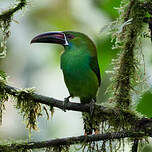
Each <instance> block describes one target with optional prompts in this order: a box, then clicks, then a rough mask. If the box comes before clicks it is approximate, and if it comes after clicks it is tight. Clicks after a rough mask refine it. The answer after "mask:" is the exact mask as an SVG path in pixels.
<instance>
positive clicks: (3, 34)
mask: <svg viewBox="0 0 152 152" xmlns="http://www.w3.org/2000/svg"><path fill="white" fill-rule="evenodd" d="M18 1H19V3H18V4H17V5H16V4H15V5H16V6H15V7H13V8H10V9H8V10H5V11H3V12H2V13H1V14H0V38H1V39H0V58H4V57H5V56H6V50H7V46H6V43H7V40H8V38H9V36H10V30H9V28H10V23H11V21H12V19H13V16H14V14H15V13H16V12H17V11H18V10H21V9H22V8H23V7H25V6H26V4H27V2H26V0H18Z"/></svg>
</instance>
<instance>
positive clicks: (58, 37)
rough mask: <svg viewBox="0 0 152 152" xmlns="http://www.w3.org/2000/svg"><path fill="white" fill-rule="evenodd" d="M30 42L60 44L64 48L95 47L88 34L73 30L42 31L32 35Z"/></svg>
mask: <svg viewBox="0 0 152 152" xmlns="http://www.w3.org/2000/svg"><path fill="white" fill-rule="evenodd" d="M31 43H55V44H61V45H63V46H64V47H65V48H71V47H75V48H77V47H78V48H80V47H83V48H84V47H89V48H90V49H91V48H92V49H95V45H94V43H93V42H92V40H91V39H90V38H89V37H88V36H86V35H85V34H83V33H80V32H74V31H63V32H47V33H42V34H39V35H37V36H36V37H34V38H33V39H32V40H31Z"/></svg>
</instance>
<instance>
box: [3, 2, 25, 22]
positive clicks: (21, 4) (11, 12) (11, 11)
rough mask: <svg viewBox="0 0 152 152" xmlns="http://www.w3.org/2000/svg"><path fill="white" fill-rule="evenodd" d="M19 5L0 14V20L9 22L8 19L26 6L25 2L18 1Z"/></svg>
mask: <svg viewBox="0 0 152 152" xmlns="http://www.w3.org/2000/svg"><path fill="white" fill-rule="evenodd" d="M18 1H19V3H18V4H17V5H16V6H15V7H14V8H10V9H8V10H6V11H4V12H2V13H1V14H0V20H3V21H5V20H8V19H9V20H10V18H11V17H12V16H13V15H14V13H16V12H17V11H19V10H21V9H22V8H23V7H25V6H26V3H27V2H26V0H18Z"/></svg>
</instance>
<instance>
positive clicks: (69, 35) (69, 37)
mask: <svg viewBox="0 0 152 152" xmlns="http://www.w3.org/2000/svg"><path fill="white" fill-rule="evenodd" d="M67 37H68V39H73V38H74V37H75V36H74V35H72V34H68V35H67Z"/></svg>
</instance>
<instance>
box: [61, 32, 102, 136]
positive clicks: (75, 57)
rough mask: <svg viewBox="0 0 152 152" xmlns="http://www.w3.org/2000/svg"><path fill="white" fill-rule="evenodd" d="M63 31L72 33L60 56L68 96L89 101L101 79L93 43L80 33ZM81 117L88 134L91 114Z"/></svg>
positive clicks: (93, 96) (82, 101)
mask: <svg viewBox="0 0 152 152" xmlns="http://www.w3.org/2000/svg"><path fill="white" fill-rule="evenodd" d="M64 33H65V35H67V34H71V35H74V38H73V39H72V40H69V45H68V46H65V48H64V49H65V51H64V53H63V54H62V56H61V69H62V70H63V74H64V81H65V83H66V86H67V88H68V90H69V93H70V96H72V97H75V96H78V97H80V100H81V103H83V104H84V103H90V102H91V101H92V99H94V100H95V99H96V94H97V90H98V88H99V85H100V81H101V80H100V71H99V66H98V61H97V53H96V48H95V45H94V43H93V42H92V41H91V40H90V39H89V38H88V37H87V36H86V35H84V34H82V33H77V32H64ZM83 117H85V118H84V121H85V122H84V123H85V125H84V129H85V132H86V133H88V134H90V133H92V130H93V127H92V123H91V121H92V120H91V116H90V115H88V114H86V113H83ZM89 119H90V120H89ZM86 123H88V124H86ZM87 126H90V127H89V128H88V127H87Z"/></svg>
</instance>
